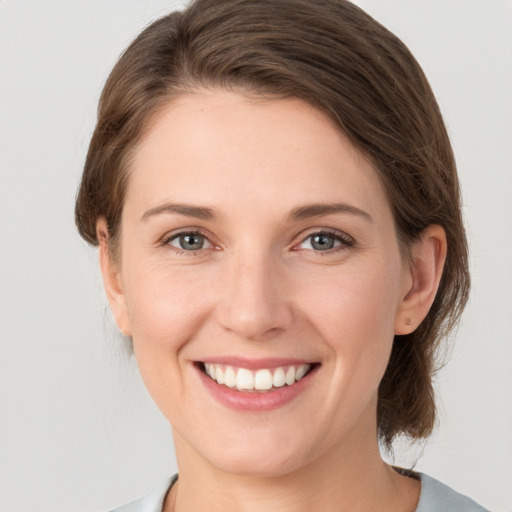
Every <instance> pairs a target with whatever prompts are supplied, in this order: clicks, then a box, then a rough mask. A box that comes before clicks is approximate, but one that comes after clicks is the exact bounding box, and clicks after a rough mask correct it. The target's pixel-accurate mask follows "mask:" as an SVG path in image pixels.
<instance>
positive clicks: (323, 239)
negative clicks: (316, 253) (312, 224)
mask: <svg viewBox="0 0 512 512" xmlns="http://www.w3.org/2000/svg"><path fill="white" fill-rule="evenodd" d="M311 245H312V246H313V248H314V249H319V250H321V251H326V250H328V249H332V248H333V247H334V238H333V237H332V236H330V235H315V236H314V237H313V240H312V243H311Z"/></svg>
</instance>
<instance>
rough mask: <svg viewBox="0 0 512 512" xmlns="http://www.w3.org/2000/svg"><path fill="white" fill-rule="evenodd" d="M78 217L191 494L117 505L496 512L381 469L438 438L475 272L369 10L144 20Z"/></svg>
mask: <svg viewBox="0 0 512 512" xmlns="http://www.w3.org/2000/svg"><path fill="white" fill-rule="evenodd" d="M76 220H77V225H78V228H79V231H80V233H81V235H82V236H83V237H84V238H85V239H86V240H87V241H88V242H90V243H91V244H93V245H98V246H99V250H100V261H101V268H102V273H103V279H104V284H105V289H106V292H107V296H108V299H109V302H110V305H111V308H112V312H113V314H114V317H115V319H116V322H117V325H118V327H119V328H120V330H121V331H122V332H123V334H125V335H126V336H129V337H131V338H132V339H133V347H134V352H135V355H136V358H137V362H138V365H139V368H140V371H141V374H142V376H143V379H144V381H145V384H146V386H147V388H148V390H149V392H150V394H151V395H152V397H153V399H154V400H155V402H156V403H157V405H158V406H159V408H160V409H161V411H162V412H163V414H164V415H165V416H166V417H167V419H168V420H169V422H170V423H171V425H172V427H173V434H174V441H175V446H176V455H177V461H178V467H179V479H177V478H174V479H172V480H171V481H169V482H166V484H165V485H164V487H163V488H162V489H157V490H156V491H155V492H154V493H152V494H151V495H150V496H147V497H145V498H143V499H142V500H141V501H139V502H137V503H134V504H132V505H131V507H132V508H130V506H128V507H121V508H120V509H119V510H163V511H165V512H168V511H177V512H179V511H198V510H201V511H202V510H211V511H216V510H247V511H251V510H256V509H258V510H259V509H261V508H262V507H265V508H266V509H269V510H279V511H287V510H294V511H297V510H322V511H342V510H354V509H357V510H381V511H387V510H390V511H391V510H394V511H397V510H398V511H404V512H405V511H414V510H417V511H420V512H422V511H427V510H428V511H433V510H439V511H441V510H447V509H450V510H475V511H476V510H483V509H482V508H481V507H479V506H478V505H476V504H475V503H474V502H472V501H471V500H469V499H468V498H465V497H463V496H461V495H459V494H457V493H455V491H451V490H450V489H448V488H447V487H445V486H443V485H442V484H440V483H439V482H436V481H435V480H433V479H431V478H429V477H427V476H426V475H419V474H416V473H414V472H412V471H405V470H400V469H397V468H392V467H390V466H389V465H387V464H385V463H384V461H383V460H382V458H381V456H380V452H379V442H380V443H381V444H382V445H384V446H385V447H387V448H391V446H392V442H393V440H394V439H395V438H396V437H397V436H398V435H406V436H409V437H410V438H411V439H414V440H416V439H422V438H426V437H428V435H429V434H430V433H431V432H432V429H433V425H434V421H435V404H434V398H433V390H432V375H433V372H434V371H435V364H434V363H435V356H436V351H437V348H438V346H439V343H440V341H441V340H442V338H443V337H444V336H445V335H446V334H447V333H448V332H449V331H450V330H451V329H452V328H453V327H454V326H455V325H456V323H457V321H458V318H459V316H460V314H461V312H462V309H463V307H464V305H465V302H466V300H467V294H468V289H469V277H468V270H467V247H466V239H465V234H464V229H463V225H462V219H461V213H460V199H459V190H458V181H457V175H456V170H455V163H454V159H453V154H452V150H451V147H450V142H449V139H448V136H447V134H446V130H445V127H444V124H443V121H442V118H441V115H440V113H439V109H438V106H437V103H436V101H435V98H434V96H433V94H432V92H431V90H430V87H429V85H428V83H427V81H426V79H425V77H424V75H423V73H422V71H421V69H420V68H419V66H418V64H417V63H416V61H415V60H414V58H413V57H412V56H411V55H410V53H409V51H408V50H407V48H406V47H405V46H404V45H403V44H402V43H401V42H400V41H399V40H398V39H397V38H396V37H395V36H393V35H392V34H391V33H390V32H388V31H387V30H386V29H385V28H383V27H382V26H380V25H379V24H378V23H376V22H375V21H374V20H373V19H371V18H370V17H369V16H367V15H366V14H365V13H364V12H362V11H361V10H360V9H359V8H357V7H355V6H354V5H352V4H350V3H349V2H346V1H340V0H322V1H319V2H309V1H300V0H278V1H275V0H272V1H270V0H269V1H267V2H262V1H258V2H250V1H244V0H229V1H223V2H219V1H218V0H215V1H213V0H199V1H196V2H194V3H192V4H191V5H190V6H189V7H188V8H187V9H186V10H185V11H184V12H182V13H179V12H176V13H172V14H171V15H169V16H167V17H164V18H162V19H160V20H158V21H156V22H155V23H153V24H152V25H150V26H149V27H148V28H147V29H146V30H144V32H143V33H142V34H141V35H140V36H139V37H138V38H137V39H136V40H135V41H134V42H133V43H132V44H131V45H130V47H129V48H128V49H127V50H126V52H125V53H124V54H123V56H122V57H121V59H120V61H119V62H118V63H117V65H116V66H115V68H114V70H113V71H112V73H111V75H110V77H109V79H108V81H107V83H106V85H105V88H104V91H103V94H102V98H101V100H100V109H99V118H98V123H97V127H96V130H95V132H94V135H93V138H92V141H91V144H90V148H89V153H88V157H87V161H86V164H85V169H84V174H83V179H82V184H81V188H80V192H79V195H78V198H77V204H76Z"/></svg>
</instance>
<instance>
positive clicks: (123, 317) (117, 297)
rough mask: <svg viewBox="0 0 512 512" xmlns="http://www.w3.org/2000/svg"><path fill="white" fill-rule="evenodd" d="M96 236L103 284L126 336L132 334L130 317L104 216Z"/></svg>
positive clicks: (99, 223) (116, 318) (97, 225)
mask: <svg viewBox="0 0 512 512" xmlns="http://www.w3.org/2000/svg"><path fill="white" fill-rule="evenodd" d="M96 236H97V238H98V243H99V259H100V268H101V274H102V277H103V286H104V288H105V293H106V295H107V299H108V302H109V304H110V309H111V311H112V315H113V316H114V319H115V321H116V324H117V327H118V328H119V330H120V331H121V332H122V333H123V334H124V335H125V336H131V335H132V333H131V326H130V319H129V316H128V310H127V307H126V300H125V294H124V289H123V285H122V280H121V273H120V268H119V265H118V263H116V262H115V261H114V258H113V255H112V251H111V249H110V247H109V233H108V228H107V222H106V220H105V219H104V218H100V219H98V221H97V223H96Z"/></svg>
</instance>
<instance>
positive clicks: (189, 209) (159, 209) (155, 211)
mask: <svg viewBox="0 0 512 512" xmlns="http://www.w3.org/2000/svg"><path fill="white" fill-rule="evenodd" d="M169 213H171V214H172V213H177V214H178V215H183V216H185V217H193V218H196V219H201V220H212V219H214V218H216V217H217V214H216V213H215V211H214V210H212V209H211V208H207V207H204V206H193V205H190V204H185V203H165V204H162V205H160V206H156V207H155V208H151V209H149V210H147V211H146V212H145V213H144V215H142V218H141V220H147V219H148V218H150V217H154V216H156V215H161V214H169ZM335 213H348V214H351V215H357V216H359V217H363V218H364V219H366V220H368V221H370V222H373V217H372V216H371V215H370V214H369V213H368V212H365V211H364V210H361V209H360V208H357V207H356V206H352V205H350V204H347V203H312V204H306V205H304V206H298V207H297V208H294V209H293V210H292V211H291V212H290V214H289V215H288V221H289V222H297V221H301V220H306V219H310V218H314V217H321V216H322V215H332V214H335Z"/></svg>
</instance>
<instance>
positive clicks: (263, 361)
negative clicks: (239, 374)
mask: <svg viewBox="0 0 512 512" xmlns="http://www.w3.org/2000/svg"><path fill="white" fill-rule="evenodd" d="M198 362H201V363H210V364H222V365H226V366H234V367H236V368H246V369H248V370H257V369H259V368H278V367H280V366H293V365H302V364H314V361H308V360H306V359H297V358H288V357H265V358H258V359H248V358H245V357H240V356H216V357H207V358H205V359H202V360H200V361H198Z"/></svg>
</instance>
